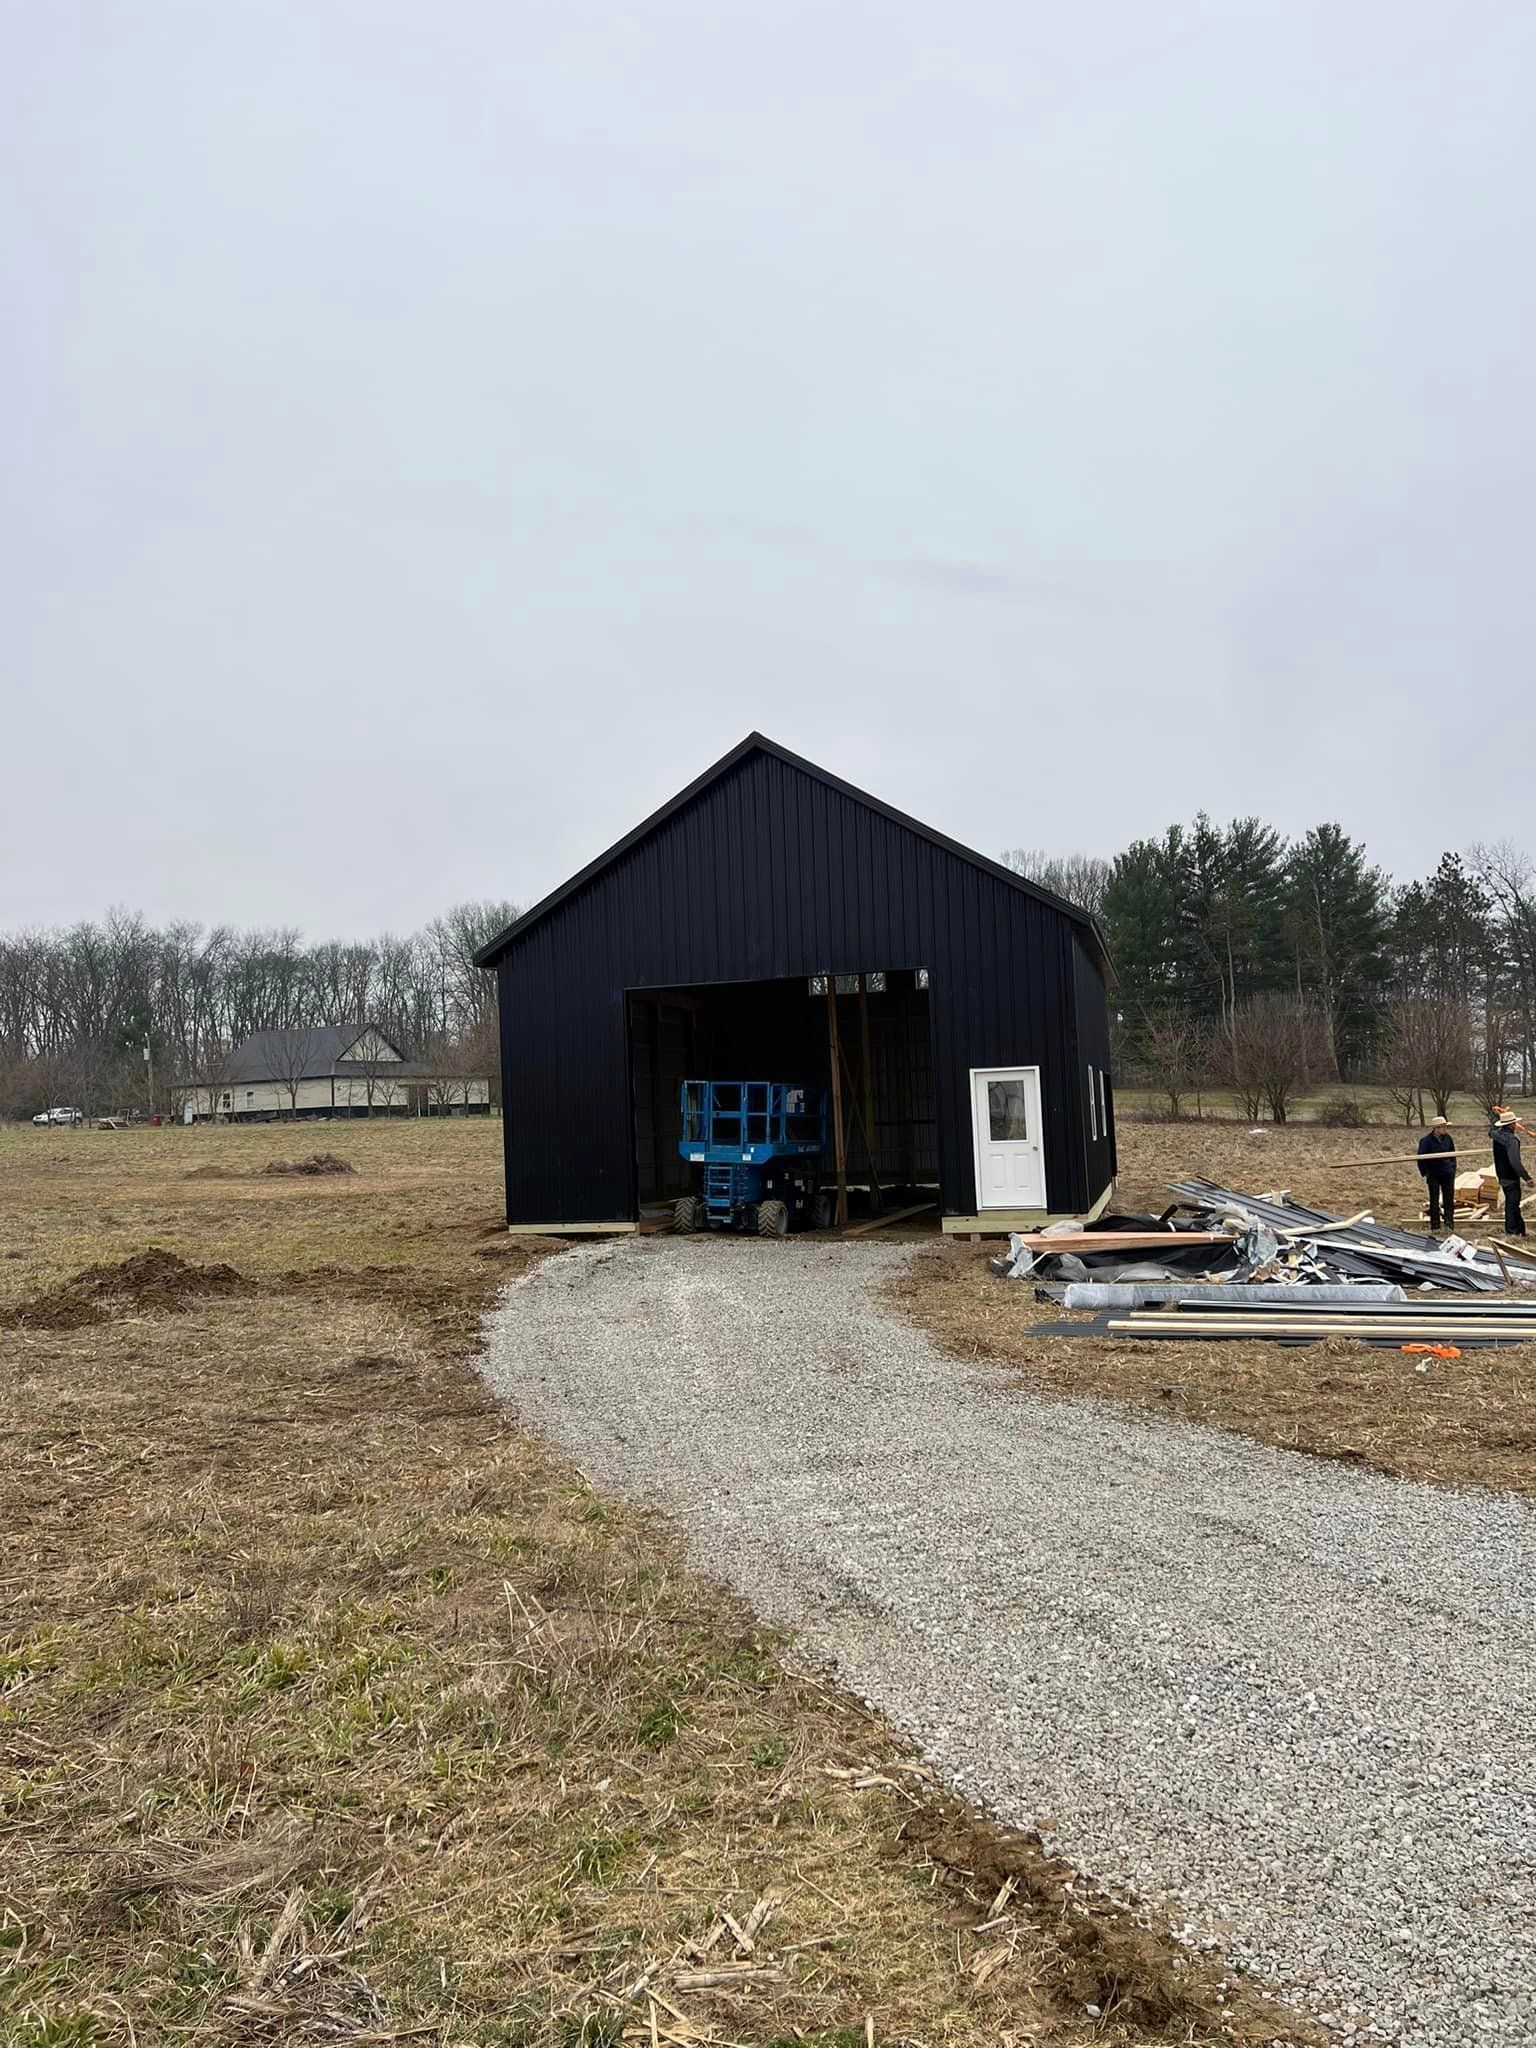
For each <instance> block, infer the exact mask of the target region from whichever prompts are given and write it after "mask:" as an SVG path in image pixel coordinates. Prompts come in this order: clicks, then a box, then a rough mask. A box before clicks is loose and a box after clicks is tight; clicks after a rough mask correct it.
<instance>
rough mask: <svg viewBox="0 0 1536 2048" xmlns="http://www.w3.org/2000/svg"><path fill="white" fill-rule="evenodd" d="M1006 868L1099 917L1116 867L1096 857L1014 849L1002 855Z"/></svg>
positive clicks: (1094, 854) (1038, 848) (1095, 855)
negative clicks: (1110, 878)
mask: <svg viewBox="0 0 1536 2048" xmlns="http://www.w3.org/2000/svg"><path fill="white" fill-rule="evenodd" d="M1003 866H1004V867H1005V868H1012V869H1013V871H1014V873H1015V874H1016V875H1023V876H1024V877H1025V879H1026V880H1027V881H1031V882H1038V883H1039V884H1040V886H1041V888H1042V889H1049V890H1050V892H1051V894H1052V895H1053V896H1064V897H1065V898H1066V900H1067V902H1068V903H1075V904H1076V905H1077V907H1078V909H1079V910H1086V911H1087V912H1088V914H1089V916H1090V917H1097V916H1098V914H1099V911H1100V910H1101V909H1102V907H1103V903H1104V891H1105V890H1106V889H1107V888H1108V887H1109V877H1110V873H1111V871H1112V869H1113V867H1114V863H1113V861H1107V860H1104V859H1102V858H1101V857H1100V856H1099V855H1098V854H1096V853H1047V852H1046V851H1045V850H1044V848H1043V847H1039V846H1015V847H1011V848H1010V849H1009V851H1008V852H1007V853H1005V854H1004V855H1003Z"/></svg>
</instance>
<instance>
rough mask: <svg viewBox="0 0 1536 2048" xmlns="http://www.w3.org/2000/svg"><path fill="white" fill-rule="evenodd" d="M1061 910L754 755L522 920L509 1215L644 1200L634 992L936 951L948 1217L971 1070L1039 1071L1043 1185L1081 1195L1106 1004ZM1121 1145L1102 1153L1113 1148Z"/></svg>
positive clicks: (510, 983)
mask: <svg viewBox="0 0 1536 2048" xmlns="http://www.w3.org/2000/svg"><path fill="white" fill-rule="evenodd" d="M1075 931H1076V927H1075V925H1074V923H1073V921H1072V920H1071V919H1070V918H1069V917H1068V916H1066V915H1065V914H1064V913H1063V912H1061V911H1058V910H1055V909H1054V908H1052V907H1051V906H1050V905H1049V904H1047V903H1042V902H1039V901H1037V900H1036V899H1035V898H1033V897H1031V896H1029V895H1027V894H1025V893H1024V892H1023V891H1021V890H1019V889H1017V888H1015V887H1013V886H1012V885H1010V884H1009V883H1008V882H1007V881H1006V880H1004V879H1003V878H1002V877H1000V876H994V875H990V874H988V873H987V872H986V871H985V870H984V869H982V868H980V867H977V866H975V865H973V864H972V863H971V862H969V861H967V860H965V859H964V858H962V857H961V856H959V855H958V854H954V853H951V852H949V851H947V850H946V849H944V848H942V847H939V846H936V845H934V844H933V843H931V842H930V841H929V840H927V839H925V838H924V837H922V836H921V835H920V834H919V833H917V832H914V831H913V830H912V829H911V827H910V826H905V825H903V824H901V823H899V822H898V821H895V820H893V819H891V818H888V817H886V816H885V815H883V814H882V813H881V812H880V811H878V810H876V809H873V808H872V807H871V806H870V805H868V804H867V803H861V802H860V801H859V800H858V798H857V797H856V796H855V795H853V794H850V793H848V792H845V791H843V790H841V789H839V788H837V787H834V786H832V785H830V784H828V783H826V782H823V781H821V780H820V779H819V778H818V777H816V776H815V775H812V774H807V773H806V772H805V771H804V770H803V769H800V768H797V767H795V766H794V765H792V764H791V763H789V762H787V761H785V760H784V759H782V758H780V757H779V756H778V755H776V754H773V753H769V752H765V751H759V750H754V751H751V752H749V753H747V754H746V755H744V756H743V757H742V758H740V759H738V760H737V761H736V762H735V763H734V764H733V765H732V766H730V767H729V768H727V769H726V770H725V771H724V773H723V774H721V775H720V777H719V778H718V779H717V780H715V781H714V782H712V783H709V784H707V785H706V786H705V787H704V788H703V789H702V790H701V791H700V792H699V793H698V794H697V795H696V796H694V797H693V798H692V799H691V800H690V801H689V802H688V803H687V804H686V805H684V806H683V808H682V809H680V810H677V811H675V812H674V813H673V814H672V815H671V816H670V817H667V818H664V819H663V820H662V822H661V823H659V824H658V825H657V826H656V827H655V828H654V829H653V830H652V831H650V832H649V833H647V834H646V835H645V836H644V837H643V838H641V839H640V840H638V841H637V842H636V843H635V844H633V845H632V846H630V847H628V848H627V849H626V850H625V851H624V852H622V853H621V854H619V855H618V856H617V857H616V858H615V859H614V860H613V861H612V863H611V864H610V865H608V866H607V867H605V868H603V869H602V870H600V871H599V872H598V873H596V874H595V875H593V876H592V877H591V878H590V879H589V880H588V881H587V882H585V883H584V884H583V885H582V886H581V887H580V888H578V889H577V890H575V891H574V893H572V894H571V895H570V896H568V897H566V898H565V899H564V900H563V901H561V902H559V903H557V904H556V905H555V906H554V907H553V908H552V909H551V910H550V911H549V912H548V914H547V915H545V916H543V917H541V918H539V919H538V920H537V921H535V922H534V923H532V924H531V925H530V926H529V928H528V929H527V930H526V931H523V932H521V933H519V934H518V935H517V936H516V937H515V938H514V939H513V940H512V941H511V943H510V944H509V946H508V947H507V950H506V951H505V953H504V954H503V955H502V958H501V961H500V966H499V974H500V994H501V1029H502V1064H503V1115H504V1131H505V1143H506V1159H507V1214H508V1218H509V1220H510V1221H512V1222H514V1223H516V1222H561V1223H578V1222H606V1221H618V1220H622V1219H626V1218H630V1217H632V1216H633V1215H634V1214H635V1192H634V1166H633V1135H632V1123H631V1105H630V1080H629V1059H628V1048H627V1029H626V1027H627V1004H626V991H627V990H629V989H633V988H664V987H679V986H686V985H693V984H698V983H707V982H727V981H749V980H767V979H772V978H778V977H797V976H801V975H805V976H809V975H811V974H817V973H822V972H832V973H845V974H852V973H861V972H868V971H871V970H873V969H877V968H886V969H901V968H916V967H926V968H927V969H928V970H929V974H930V978H931V979H930V1016H931V1027H932V1052H933V1069H934V1094H935V1107H936V1113H937V1120H938V1132H937V1138H938V1152H939V1170H940V1178H941V1183H942V1190H943V1206H944V1208H945V1210H946V1212H947V1213H950V1214H965V1213H968V1212H970V1211H971V1210H973V1209H974V1206H975V1175H974V1165H973V1155H972V1140H971V1120H970V1084H969V1074H968V1069H969V1068H971V1067H981V1066H1003V1065H1008V1064H1012V1063H1019V1064H1031V1065H1038V1066H1039V1067H1040V1068H1041V1085H1042V1094H1043V1115H1044V1127H1045V1141H1046V1174H1047V1192H1048V1198H1049V1203H1050V1206H1051V1207H1052V1208H1053V1209H1060V1210H1066V1209H1073V1210H1080V1209H1083V1208H1085V1207H1086V1206H1087V1205H1088V1204H1089V1203H1090V1202H1091V1201H1092V1200H1093V1199H1094V1198H1095V1197H1096V1196H1097V1195H1098V1194H1099V1193H1100V1192H1101V1189H1102V1186H1103V1182H1102V1180H1101V1181H1099V1182H1098V1183H1096V1184H1095V1185H1092V1186H1090V1185H1089V1176H1090V1171H1091V1170H1092V1169H1093V1166H1094V1162H1092V1161H1090V1158H1089V1147H1088V1141H1087V1137H1086V1127H1085V1120H1084V1119H1085V1098H1084V1091H1083V1088H1082V1087H1081V1086H1080V1085H1078V1082H1077V1074H1078V1068H1079V1066H1080V1064H1081V1058H1080V1053H1079V1043H1080V1035H1081V1034H1080V1027H1079V1013H1080V1011H1083V1010H1085V1009H1086V1011H1087V1012H1088V1013H1089V1014H1090V1017H1091V1016H1092V1015H1093V1013H1095V1012H1097V1013H1098V1015H1099V1016H1100V1018H1101V1017H1102V1012H1103V1009H1104V994H1103V985H1102V981H1101V980H1100V979H1099V976H1098V972H1097V969H1096V967H1094V965H1093V964H1092V963H1091V962H1090V961H1089V960H1088V958H1087V955H1086V953H1083V954H1082V956H1081V967H1082V968H1085V969H1086V975H1087V979H1086V981H1085V980H1084V979H1083V978H1082V974H1081V972H1080V963H1079V957H1078V956H1079V952H1080V948H1079V946H1078V944H1077V942H1076V940H1075ZM1106 1156H1107V1155H1106Z"/></svg>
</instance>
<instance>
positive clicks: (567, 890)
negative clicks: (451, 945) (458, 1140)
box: [475, 732, 1113, 973]
mask: <svg viewBox="0 0 1536 2048" xmlns="http://www.w3.org/2000/svg"><path fill="white" fill-rule="evenodd" d="M754 753H756V754H771V755H772V756H773V757H774V759H775V760H778V761H783V762H786V763H787V764H788V765H789V766H790V767H791V768H798V769H799V770H800V772H801V774H802V775H809V776H810V777H811V779H812V780H813V781H815V782H820V783H822V784H824V785H825V786H826V787H827V788H828V789H835V790H836V791H837V792H838V794H839V795H841V796H846V797H851V798H852V799H853V801H854V802H855V803H859V804H863V805H865V806H866V807H867V808H868V809H869V810H872V811H876V812H878V813H879V815H880V816H881V817H882V818H886V819H889V821H890V822H891V823H892V824H893V825H900V826H903V827H904V828H905V829H906V830H907V831H908V832H915V833H916V834H917V836H918V838H919V839H925V840H926V841H927V842H928V844H929V845H930V846H937V847H939V848H941V849H942V850H943V851H944V852H945V853H950V854H953V855H954V856H955V858H956V859H957V860H963V861H967V862H969V864H970V865H971V866H972V867H975V868H980V869H981V871H982V872H983V873H984V874H988V875H991V876H992V877H993V878H994V879H995V880H997V881H1000V882H1007V883H1008V884H1009V886H1010V887H1011V888H1014V889H1018V890H1019V891H1021V892H1022V894H1024V895H1026V896H1032V897H1033V898H1034V899H1035V901H1036V902H1037V903H1044V904H1047V905H1049V907H1050V908H1051V909H1052V910H1057V911H1060V913H1061V915H1062V916H1063V917H1067V918H1070V919H1071V920H1072V922H1073V923H1074V924H1076V925H1078V926H1080V927H1081V929H1082V932H1083V936H1084V937H1085V938H1086V940H1087V941H1088V944H1089V946H1090V948H1091V949H1092V951H1093V953H1094V955H1095V957H1096V958H1097V959H1098V961H1099V962H1100V964H1101V965H1102V966H1103V968H1104V969H1105V971H1106V972H1107V973H1108V972H1112V971H1113V970H1112V967H1111V963H1110V958H1109V949H1108V947H1107V946H1106V945H1105V943H1104V935H1103V933H1102V932H1101V931H1100V930H1099V927H1098V925H1097V923H1096V922H1095V920H1094V918H1093V917H1092V916H1091V915H1090V913H1089V912H1088V911H1086V910H1084V909H1083V908H1082V907H1081V905H1080V904H1076V903H1069V902H1068V901H1067V899H1066V898H1065V897H1064V896H1058V895H1056V894H1055V892H1054V891H1053V890H1051V889H1044V888H1042V887H1041V886H1040V884H1039V883H1038V882H1031V881H1029V880H1028V879H1027V877H1025V876H1024V875H1021V874H1017V873H1015V871H1014V870H1013V869H1012V868H1007V867H1004V866H1003V864H1002V862H1001V861H996V860H988V858H987V856H986V855H985V854H984V853H977V852H975V851H974V849H973V848H971V847H969V846H962V845H961V844H960V842H959V840H958V839H950V838H949V837H948V836H947V835H946V834H945V833H943V832H936V831H935V830H934V829H933V827H932V826H931V825H924V824H923V823H922V822H921V821H920V820H919V819H917V818H909V817H908V816H907V814H906V812H905V811H898V810H896V809H895V808H894V807H893V806H892V805H890V804H885V803H882V802H881V801H880V799H879V798H878V797H875V796H870V795H869V793H868V792H867V791H866V790H862V789H857V788H855V786H854V785H853V784H852V783H851V782H844V780H843V779H842V777H841V776H840V775H832V774H829V773H828V771H827V770H826V769H825V768H818V767H817V765H816V763H815V762H814V761H807V760H805V759H804V757H803V756H802V755H800V754H792V753H791V752H790V750H789V749H788V747H781V746H780V745H779V744H778V742H777V741H776V740H770V739H768V738H766V737H765V736H764V735H763V734H762V733H760V732H749V733H748V734H747V736H746V738H745V739H744V740H742V741H741V742H740V744H739V745H737V746H734V747H732V749H731V751H730V752H729V753H728V754H722V755H721V757H720V759H719V760H718V761H716V762H715V764H714V766H713V767H712V768H706V769H705V770H704V773H703V774H702V775H700V776H698V777H696V778H695V780H694V781H692V782H690V783H689V784H688V787H687V788H686V789H680V790H679V791H678V793H677V795H676V796H674V797H672V798H670V799H669V800H668V801H667V802H666V803H664V804H663V805H662V807H661V809H660V810H659V811H652V813H651V815H650V816H649V817H648V818H645V819H642V821H641V822H640V823H639V824H638V825H636V827H635V828H634V830H633V831H632V832H626V833H625V835H624V837H623V838H622V839H619V840H616V841H615V842H614V844H613V845H612V846H610V847H609V848H608V851H607V852H606V853H600V854H599V855H598V857H597V859H596V860H594V861H589V862H588V863H587V865H586V866H585V867H584V868H582V869H581V870H580V871H579V872H578V873H576V874H574V875H572V876H571V878H570V880H569V881H568V882H562V883H561V885H560V887H559V888H558V889H555V890H552V891H551V892H550V894H549V895H548V896H546V897H544V898H543V900H542V901H541V902H538V903H535V904H534V905H533V907H532V908H531V909H529V910H525V911H523V913H522V914H521V916H519V917H515V918H513V920H512V922H511V923H510V924H509V925H508V926H507V927H506V929H505V930H504V931H500V932H498V933H497V934H496V936H495V938H494V939H490V940H488V941H487V942H486V944H485V945H483V946H482V947H481V948H480V950H479V951H478V952H477V953H476V954H475V965H476V966H477V967H493V966H494V965H495V964H496V962H497V961H498V960H499V959H500V958H501V956H502V954H503V953H505V952H506V950H507V948H508V947H509V946H510V945H511V944H512V943H513V941H514V940H516V939H519V938H521V936H522V934H523V933H524V932H526V931H527V930H528V929H529V928H530V926H532V925H535V924H537V923H538V922H539V921H540V919H541V918H545V917H547V916H548V915H549V913H550V912H551V911H552V910H555V909H557V908H558V907H559V905H560V904H562V903H564V902H565V900H566V898H567V897H569V896H574V895H575V894H576V891H577V890H578V889H581V888H584V887H585V886H586V884H587V883H588V882H590V881H592V880H593V879H594V878H595V877H596V876H598V875H600V874H601V873H602V872H603V870H604V869H605V868H608V867H611V866H612V865H613V863H614V862H615V861H616V860H618V859H620V858H621V857H622V856H623V855H624V854H626V853H628V852H629V850H630V848H631V847H632V846H635V845H638V843H639V842H640V841H641V840H642V839H644V838H646V837H647V835H648V834H650V833H652V832H654V831H655V830H656V828H657V827H658V826H659V825H664V824H665V823H666V822H667V820H668V819H669V818H671V817H673V816H675V815H676V813H677V812H678V811H680V810H682V809H683V808H684V806H685V805H687V804H690V803H692V801H693V799H694V798H695V797H696V796H698V795H700V793H701V792H702V791H704V790H706V789H708V788H709V786H710V784H711V783H714V782H718V781H720V779H721V778H722V777H723V776H725V775H728V774H729V773H730V771H731V770H732V769H733V768H734V767H735V766H736V764H737V763H738V762H739V761H744V760H745V759H746V758H747V756H748V755H749V754H754Z"/></svg>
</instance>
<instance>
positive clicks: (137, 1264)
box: [11, 1245, 255, 1330]
mask: <svg viewBox="0 0 1536 2048" xmlns="http://www.w3.org/2000/svg"><path fill="white" fill-rule="evenodd" d="M254 1292H255V1283H254V1281H251V1280H247V1279H246V1277H245V1275H244V1274H243V1273H237V1272H236V1270H235V1268H234V1267H233V1266H223V1265H218V1266H191V1265H188V1263H187V1261H186V1260H185V1259H180V1258H178V1257H177V1256H176V1254H175V1252H168V1251H166V1250H165V1249H164V1247H163V1246H161V1245H151V1246H150V1248H149V1250H148V1251H145V1252H135V1253H134V1255H133V1257H132V1258H130V1259H123V1260H122V1261H120V1263H119V1264H117V1265H115V1266H87V1267H86V1268H85V1269H84V1270H83V1271H82V1272H79V1273H76V1275H75V1276H74V1278H73V1279H72V1280H66V1281H64V1282H63V1284H62V1285H61V1286H58V1287H53V1288H50V1289H49V1290H48V1291H47V1292H46V1293H44V1294H38V1295H34V1296H33V1298H32V1299H31V1300H30V1301H24V1302H23V1303H22V1304H21V1306H20V1307H19V1308H18V1309H16V1310H15V1312H14V1314H13V1315H12V1318H11V1320H12V1321H13V1322H15V1323H19V1324H20V1325H21V1327H22V1328H23V1329H28V1330H78V1329H82V1328H84V1327H85V1325H86V1324H88V1323H104V1322H106V1321H107V1320H108V1319H109V1317H110V1316H111V1315H112V1313H113V1311H114V1310H116V1311H117V1312H118V1313H121V1312H122V1311H123V1310H124V1309H158V1310H159V1311H161V1312H162V1313H163V1314H167V1315H176V1314H180V1313H181V1312H182V1311H183V1310H185V1309H189V1308H192V1307H194V1306H195V1305H196V1304H197V1303H198V1302H200V1301H206V1300H208V1299H210V1297H217V1296H221V1295H231V1294H252V1293H254Z"/></svg>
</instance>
